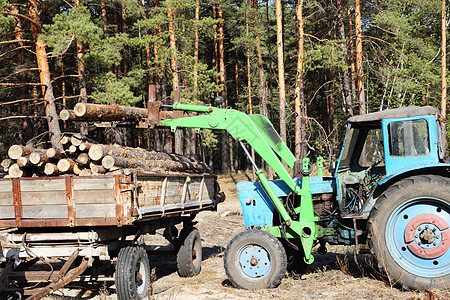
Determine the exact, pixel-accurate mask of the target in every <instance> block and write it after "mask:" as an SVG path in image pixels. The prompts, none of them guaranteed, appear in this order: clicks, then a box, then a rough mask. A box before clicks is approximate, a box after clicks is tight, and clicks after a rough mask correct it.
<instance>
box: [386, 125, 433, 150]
mask: <svg viewBox="0 0 450 300" xmlns="http://www.w3.org/2000/svg"><path fill="white" fill-rule="evenodd" d="M388 132H389V153H390V155H391V156H392V157H405V156H426V155H428V154H429V153H430V142H429V137H428V123H427V121H426V120H425V119H419V120H408V121H399V122H392V123H390V124H389V125H388Z"/></svg>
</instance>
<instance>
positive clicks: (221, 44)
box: [217, 4, 230, 174]
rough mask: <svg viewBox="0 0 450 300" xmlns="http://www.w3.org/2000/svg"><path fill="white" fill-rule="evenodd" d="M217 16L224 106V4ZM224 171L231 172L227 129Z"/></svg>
mask: <svg viewBox="0 0 450 300" xmlns="http://www.w3.org/2000/svg"><path fill="white" fill-rule="evenodd" d="M217 17H218V18H219V26H218V35H219V67H220V68H219V69H220V84H221V85H222V86H223V91H222V97H223V99H224V102H223V103H224V106H225V107H228V93H227V83H226V69H225V49H224V42H225V33H224V28H223V10H222V5H221V4H219V6H218V7H217ZM222 172H223V173H224V174H228V173H230V142H229V137H228V132H227V131H222Z"/></svg>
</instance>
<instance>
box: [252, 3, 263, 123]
mask: <svg viewBox="0 0 450 300" xmlns="http://www.w3.org/2000/svg"><path fill="white" fill-rule="evenodd" d="M252 8H253V10H254V20H255V23H254V25H253V26H254V29H255V48H256V56H257V57H258V72H259V96H260V103H261V109H260V113H261V114H262V115H263V116H266V117H267V86H266V85H267V84H266V74H265V72H264V64H263V59H262V51H261V37H260V34H259V18H258V1H257V0H252Z"/></svg>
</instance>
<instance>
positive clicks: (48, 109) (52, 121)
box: [29, 0, 62, 149]
mask: <svg viewBox="0 0 450 300" xmlns="http://www.w3.org/2000/svg"><path fill="white" fill-rule="evenodd" d="M29 4H30V5H29V16H30V19H31V20H32V21H33V23H32V24H31V30H32V33H33V39H34V40H35V42H36V60H37V65H38V69H39V77H40V80H41V83H42V85H43V87H42V94H43V95H44V99H45V101H46V105H45V115H46V117H47V123H48V129H49V132H50V142H51V144H52V147H53V148H57V149H62V145H61V143H60V142H59V140H60V138H61V129H60V128H59V123H58V113H57V112H56V104H55V96H54V95H53V86H52V81H51V79H50V68H49V65H48V60H47V50H46V46H47V45H46V44H45V43H44V42H43V41H42V40H41V38H40V37H39V34H40V33H41V21H40V18H39V11H38V6H37V5H38V4H37V1H36V0H30V1H29Z"/></svg>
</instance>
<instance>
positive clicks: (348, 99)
mask: <svg viewBox="0 0 450 300" xmlns="http://www.w3.org/2000/svg"><path fill="white" fill-rule="evenodd" d="M336 5H337V19H338V26H339V35H340V38H341V40H342V42H341V48H342V54H343V55H344V64H345V68H344V75H343V77H344V78H343V83H344V84H343V92H344V108H345V114H346V115H347V117H351V116H353V101H352V94H351V93H352V91H351V85H350V82H351V79H350V73H349V71H348V68H347V66H348V65H349V57H348V49H347V47H348V45H347V42H345V41H346V36H345V24H344V18H343V7H342V3H341V0H336Z"/></svg>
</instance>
